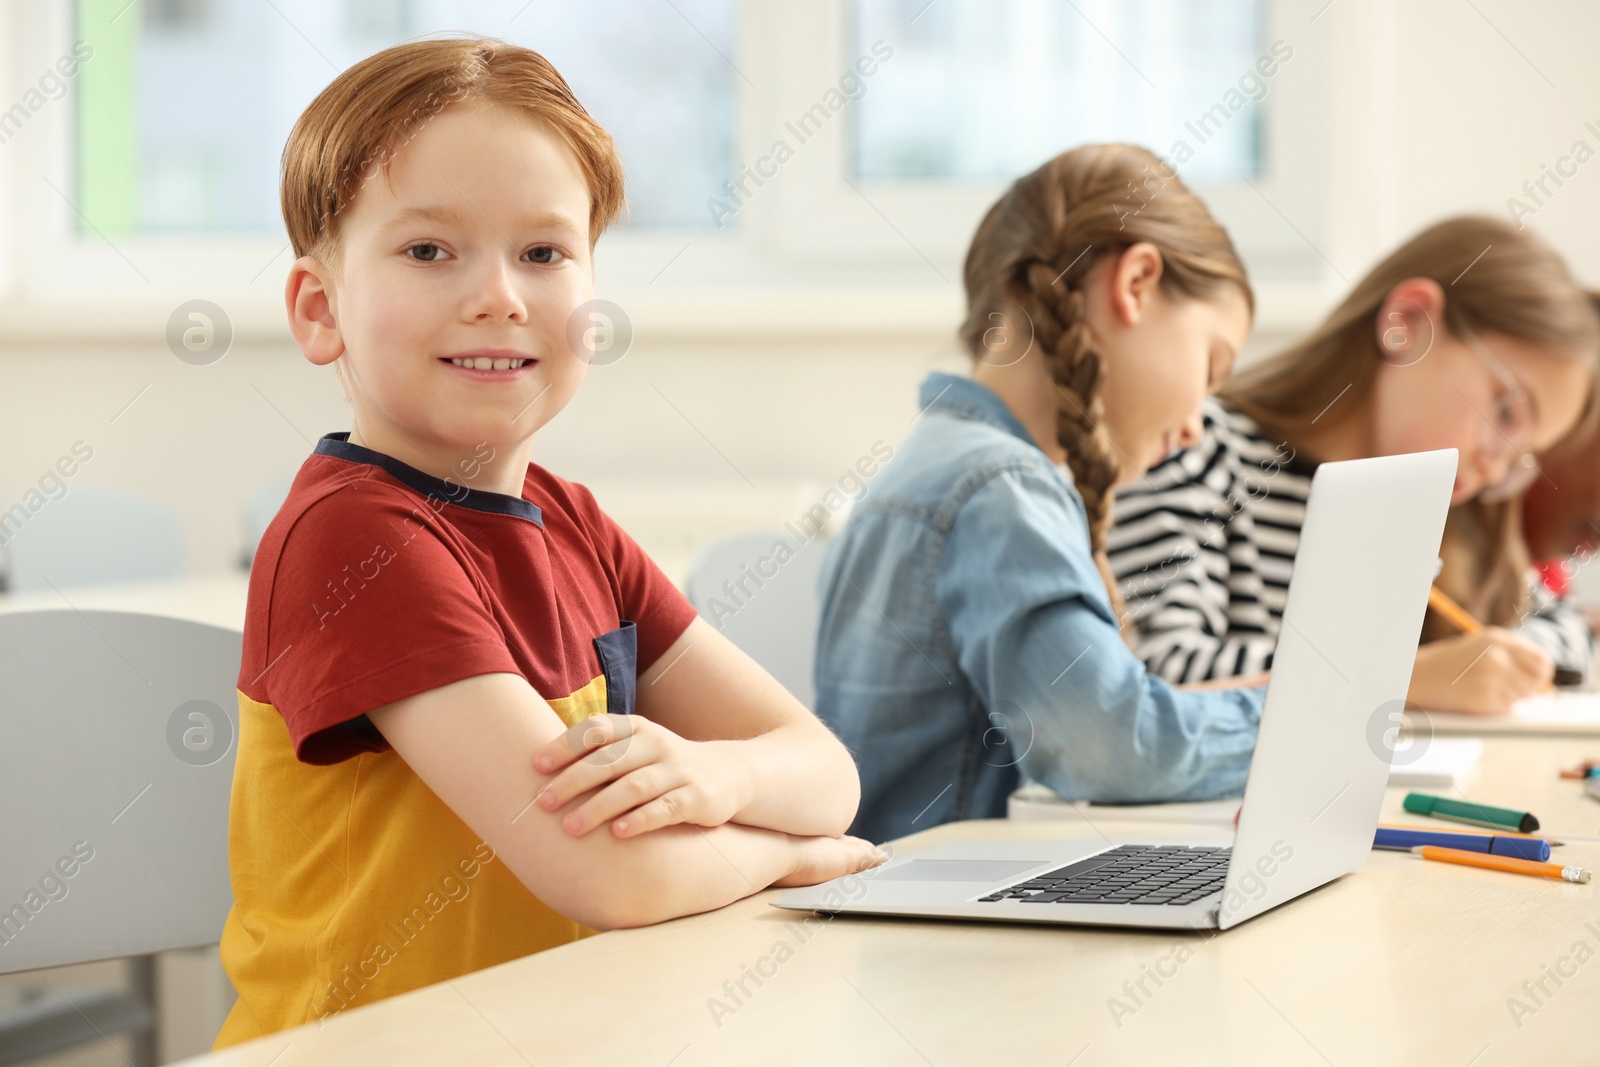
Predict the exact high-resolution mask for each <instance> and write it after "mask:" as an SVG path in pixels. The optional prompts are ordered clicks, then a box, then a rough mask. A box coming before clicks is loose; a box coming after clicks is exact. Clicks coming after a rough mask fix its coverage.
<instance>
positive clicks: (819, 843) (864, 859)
mask: <svg viewBox="0 0 1600 1067" xmlns="http://www.w3.org/2000/svg"><path fill="white" fill-rule="evenodd" d="M791 840H792V841H793V842H794V846H795V853H796V856H795V866H794V870H792V871H790V872H789V873H788V874H786V875H784V876H783V877H782V878H779V879H778V880H777V881H776V882H773V883H772V884H773V885H775V886H777V887H778V888H780V889H786V888H788V887H790V886H801V885H817V884H818V883H820V882H826V881H829V880H830V879H834V878H843V877H844V876H845V875H847V874H860V873H861V872H862V871H866V870H871V869H872V868H873V867H876V866H878V864H880V863H884V862H886V861H887V860H891V859H893V858H894V847H893V846H892V845H874V844H873V843H872V842H870V841H866V840H863V839H862V838H859V837H850V836H848V835H846V836H844V837H794V838H791Z"/></svg>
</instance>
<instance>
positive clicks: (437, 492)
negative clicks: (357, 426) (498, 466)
mask: <svg viewBox="0 0 1600 1067" xmlns="http://www.w3.org/2000/svg"><path fill="white" fill-rule="evenodd" d="M315 454H316V455H319V456H332V457H334V458H335V459H343V460H349V461H350V462H351V463H365V464H368V465H369V466H373V467H378V468H380V469H382V470H384V471H386V472H388V473H389V474H390V475H392V476H393V477H394V478H395V479H396V480H397V481H399V482H401V483H402V484H404V485H407V486H409V487H410V488H412V489H415V490H416V491H417V492H419V493H422V494H423V495H424V496H429V497H432V498H434V499H436V500H443V501H444V502H445V503H448V504H459V505H461V506H462V507H464V508H471V509H472V510H474V511H487V512H490V513H493V514H496V515H515V516H516V517H518V518H521V519H527V520H528V521H530V522H532V523H534V524H535V525H538V526H543V525H544V518H543V516H542V515H541V514H540V511H539V505H537V504H535V503H533V502H532V501H529V500H524V499H522V498H521V497H518V496H508V495H507V494H505V493H494V492H490V491H489V490H487V489H472V488H469V487H468V486H465V485H462V484H460V483H459V482H453V481H448V480H446V479H444V478H435V477H434V476H433V475H431V474H428V473H427V472H425V471H419V470H417V468H415V467H413V466H410V465H409V464H405V463H401V462H400V461H399V460H397V459H395V458H394V457H393V456H386V455H384V454H383V453H382V452H374V451H373V450H372V449H370V448H367V447H365V446H363V445H353V444H351V443H350V431H349V430H341V431H339V432H337V433H326V434H323V435H322V438H321V440H319V441H318V442H317V448H316V453H315Z"/></svg>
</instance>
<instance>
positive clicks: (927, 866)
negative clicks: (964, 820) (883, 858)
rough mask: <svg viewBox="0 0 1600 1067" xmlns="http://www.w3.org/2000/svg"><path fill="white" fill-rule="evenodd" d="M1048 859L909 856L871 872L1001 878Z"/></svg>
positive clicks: (882, 877)
mask: <svg viewBox="0 0 1600 1067" xmlns="http://www.w3.org/2000/svg"><path fill="white" fill-rule="evenodd" d="M1049 862H1050V861H1049V860H912V861H910V862H909V863H902V864H900V865H899V866H898V867H890V868H889V869H887V870H885V871H883V872H881V873H878V874H871V875H868V876H866V877H871V878H872V879H873V880H874V881H884V882H1000V881H1004V880H1005V879H1007V878H1015V877H1016V876H1017V875H1019V874H1021V873H1022V872H1024V871H1031V870H1033V869H1034V868H1035V867H1037V866H1039V865H1040V864H1042V863H1049Z"/></svg>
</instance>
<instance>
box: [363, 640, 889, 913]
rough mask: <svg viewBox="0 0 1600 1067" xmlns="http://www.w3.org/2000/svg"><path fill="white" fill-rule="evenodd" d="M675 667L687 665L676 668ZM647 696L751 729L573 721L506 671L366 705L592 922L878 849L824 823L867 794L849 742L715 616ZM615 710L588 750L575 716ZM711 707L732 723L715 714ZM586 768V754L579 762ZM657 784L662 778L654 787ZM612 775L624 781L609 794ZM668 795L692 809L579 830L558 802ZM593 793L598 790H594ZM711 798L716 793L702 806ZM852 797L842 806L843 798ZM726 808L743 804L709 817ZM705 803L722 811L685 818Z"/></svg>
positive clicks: (537, 876) (674, 709) (665, 660)
mask: <svg viewBox="0 0 1600 1067" xmlns="http://www.w3.org/2000/svg"><path fill="white" fill-rule="evenodd" d="M730 651H731V652H732V653H733V655H729V653H730ZM701 652H704V653H705V655H704V656H702V657H700V659H699V660H698V661H697V660H696V656H697V655H698V654H699V653H701ZM675 657H681V658H678V659H675ZM679 671H683V677H682V678H680V679H678V680H676V681H673V676H674V675H676V674H677V673H678V672H679ZM773 690H776V691H777V692H776V694H775V693H774V692H773ZM647 693H648V694H649V695H648V696H647V695H646V694H647ZM778 694H781V696H782V698H784V699H778ZM638 703H639V709H640V710H641V711H644V710H646V709H650V710H652V711H654V712H656V713H657V714H664V715H666V716H667V717H669V718H671V719H673V720H674V721H675V722H676V723H677V724H678V725H679V726H681V727H682V728H683V729H685V730H689V731H694V732H701V731H704V732H706V733H709V734H710V735H711V736H713V737H715V736H716V734H718V733H720V734H721V735H722V736H723V737H730V736H731V737H734V738H745V739H742V740H725V741H723V740H709V741H706V742H696V741H692V740H688V739H686V738H684V737H679V736H676V735H675V734H674V733H672V732H671V731H669V730H667V729H663V728H662V727H663V724H661V723H659V722H650V721H640V722H636V723H630V724H629V725H631V726H633V727H635V728H636V729H635V730H634V731H633V732H632V733H630V734H626V735H624V734H622V733H621V732H620V731H617V730H616V729H615V728H614V726H613V725H612V724H614V723H616V722H617V721H624V722H626V721H627V717H622V716H605V717H603V718H601V719H595V720H589V721H588V722H587V723H583V724H579V726H578V727H574V728H573V730H572V731H568V730H566V729H565V728H564V727H563V726H562V723H561V720H560V719H559V718H558V717H557V715H556V713H555V712H554V711H553V710H552V709H551V708H550V706H549V704H547V703H545V701H544V700H543V699H542V698H541V697H540V696H539V695H538V694H537V693H535V692H534V690H533V688H532V687H531V686H530V685H528V683H527V680H526V679H524V678H522V677H521V676H519V675H515V674H509V673H499V674H484V675H478V676H476V677H473V678H466V679H463V680H461V681H459V682H454V683H452V684H450V685H445V686H441V687H439V688H437V689H432V690H429V691H428V692H425V693H418V694H416V695H415V696H411V697H407V698H406V699H404V700H399V701H396V702H395V703H393V704H389V705H387V706H385V707H382V708H378V709H376V710H374V711H372V712H370V713H369V717H370V718H371V719H372V721H373V723H374V724H375V725H376V726H377V728H378V730H379V731H380V732H381V733H382V734H383V735H384V737H385V738H386V739H387V740H388V741H389V743H390V744H391V745H392V746H393V747H394V749H395V751H396V753H398V754H399V755H400V757H401V758H402V759H404V760H405V761H406V763H407V764H408V765H409V766H410V767H411V768H412V769H413V770H414V771H415V772H416V773H417V775H418V776H419V777H420V778H421V779H422V780H423V782H425V783H426V784H427V785H428V787H429V788H431V789H432V790H433V791H434V792H435V793H436V794H437V795H438V796H439V797H440V799H442V800H443V801H444V802H445V803H446V804H447V805H448V806H449V807H450V808H451V810H453V811H454V812H455V813H456V814H457V815H458V816H460V817H461V819H462V821H464V822H465V823H466V824H467V825H468V826H469V827H471V828H472V830H473V832H474V833H476V834H478V835H479V836H481V837H482V838H483V839H484V840H485V841H487V842H488V843H489V845H490V846H491V847H493V848H494V850H495V851H496V852H497V853H498V854H499V855H500V856H501V857H502V859H503V860H504V861H505V863H506V864H507V866H508V867H509V868H510V869H511V871H512V872H513V873H514V874H515V875H516V876H517V878H518V879H519V880H520V881H521V882H522V883H523V884H524V885H525V886H527V888H528V890H529V891H530V892H532V893H533V894H534V895H535V896H537V897H538V898H539V899H541V900H543V901H544V902H545V903H546V904H549V905H550V906H551V907H552V908H554V909H556V910H557V911H559V912H561V913H562V914H564V915H566V916H568V917H570V918H572V919H575V920H577V921H578V922H580V923H583V924H584V925H585V926H590V927H593V928H595V929H610V928H613V927H625V926H641V925H646V924H649V923H653V922H659V921H662V920H664V919H670V918H675V917H677V916H680V915H688V914H693V913H696V912H701V911H709V910H711V909H713V908H718V907H721V906H723V905H724V904H728V903H731V902H733V901H735V900H739V899H741V898H743V897H746V896H749V895H750V894H751V893H754V892H756V891H758V890H761V889H764V888H766V887H768V886H770V885H811V884H815V883H816V882H820V881H825V880H827V879H829V878H834V877H839V876H842V875H845V874H850V873H852V872H855V871H860V870H864V869H866V868H869V867H872V866H875V865H876V863H878V862H880V861H881V854H879V853H877V852H876V850H874V849H873V847H872V846H871V845H870V844H869V843H868V842H865V841H861V840H859V839H857V838H852V837H834V836H828V831H830V830H831V831H832V832H834V833H836V832H837V829H833V828H834V827H837V828H838V829H842V828H843V826H844V825H845V824H847V823H848V821H849V819H850V818H851V817H853V814H854V811H855V805H856V802H857V796H858V791H859V781H858V779H857V777H856V773H855V768H854V765H853V764H852V763H851V762H850V759H849V755H848V753H846V752H845V751H844V749H843V747H842V746H840V745H839V743H838V741H837V740H836V739H834V738H833V736H832V735H831V734H830V733H829V732H828V731H827V729H826V728H825V727H823V726H822V725H821V724H820V723H819V722H817V721H816V720H815V719H814V717H812V716H811V714H810V712H808V711H806V709H805V708H804V707H803V706H801V705H800V704H799V703H798V702H796V701H794V699H793V697H791V696H789V694H788V693H787V691H785V690H783V688H782V686H781V685H779V684H778V683H777V682H776V681H774V680H773V679H772V678H771V677H770V676H768V675H767V674H766V673H765V672H764V671H762V670H761V669H760V668H759V667H758V666H756V665H755V664H754V663H753V662H752V661H750V660H749V658H748V657H746V656H744V654H743V653H742V652H739V651H738V650H737V649H736V648H734V646H733V645H732V644H731V643H730V642H728V641H727V640H726V639H725V638H723V637H722V636H721V635H720V634H718V633H717V632H716V631H715V630H713V629H711V628H710V627H709V626H708V625H706V624H705V623H704V622H703V621H701V620H696V622H695V623H694V624H692V625H691V626H690V628H689V629H688V630H687V631H685V633H684V635H683V636H682V637H681V638H679V640H678V642H677V643H675V644H674V646H673V647H672V648H671V649H669V650H668V652H667V653H666V654H664V655H663V656H661V658H660V660H658V662H657V663H656V664H654V665H652V667H651V669H650V670H648V671H646V672H645V674H644V676H642V677H641V678H640V693H639V699H638ZM790 705H792V707H791V706H790ZM602 723H603V724H606V726H605V727H604V730H605V738H604V740H603V741H601V739H600V738H593V739H592V740H595V741H601V743H600V744H598V745H588V746H585V745H582V744H579V745H578V746H577V748H576V750H574V748H573V747H571V746H569V745H568V743H567V737H568V735H569V733H573V732H578V736H579V737H580V738H581V737H582V733H581V731H583V730H585V729H588V730H590V731H592V730H594V729H595V728H596V726H597V725H599V724H602ZM713 725H720V726H721V729H720V730H715V731H713V730H711V727H712V726H713ZM819 735H820V736H819ZM830 746H832V749H837V752H838V754H839V756H842V757H843V761H844V762H843V767H844V771H845V772H846V773H843V774H841V773H840V768H839V766H838V758H839V756H836V755H833V754H832V749H830ZM547 752H561V753H563V755H564V756H565V757H566V759H568V760H569V761H573V762H569V763H568V764H567V765H566V770H565V771H561V772H559V773H555V772H550V773H547V772H545V771H543V770H541V769H539V768H538V767H536V765H535V757H536V755H539V754H541V753H547ZM585 756H586V757H587V758H584V757H585ZM583 768H591V769H590V770H588V771H586V772H585V773H584V774H583V775H582V776H579V775H576V774H575V773H574V772H575V771H576V770H579V769H583ZM596 771H598V772H600V773H598V774H597V773H595V772H596ZM635 776H643V781H644V783H645V784H646V786H648V788H644V789H643V790H642V791H640V792H636V793H634V792H631V791H633V790H639V789H640V786H637V785H629V784H626V783H628V781H629V780H630V779H632V778H634V777H635ZM695 776H707V777H709V778H710V779H713V785H712V787H711V788H709V789H706V790H701V789H700V788H699V786H698V785H691V786H687V787H686V786H684V785H681V784H672V783H677V782H679V781H680V780H681V779H683V778H685V777H687V778H689V779H690V780H691V781H693V780H694V778H695ZM580 777H581V779H582V781H589V780H592V779H597V780H598V782H597V784H599V785H601V786H604V787H603V788H600V789H598V791H596V786H595V785H594V784H591V785H587V786H585V787H583V788H582V789H580V790H577V791H568V790H567V787H568V786H575V785H581V784H582V782H581V781H580ZM557 779H562V784H560V785H558V787H557V788H558V789H561V790H563V792H561V793H560V794H557V795H558V796H560V797H561V798H562V799H561V800H560V802H559V803H556V804H555V805H554V809H555V810H552V809H551V808H550V807H547V806H546V805H548V804H549V803H550V802H549V800H548V799H547V800H546V801H545V802H543V803H536V802H535V800H534V798H535V797H536V796H538V795H539V794H540V792H541V791H542V790H543V789H544V788H545V786H546V785H548V784H550V783H551V782H552V781H556V780H557ZM841 779H842V780H841ZM605 783H613V784H611V785H610V786H605ZM718 783H721V784H718ZM657 786H660V787H661V788H662V789H663V790H664V792H659V793H655V794H654V795H649V794H650V793H651V790H652V789H655V788H657ZM607 789H612V790H621V791H622V792H620V793H613V795H612V797H611V798H609V799H608V798H607V797H606V794H607ZM686 790H687V791H686ZM630 794H631V795H632V796H633V797H634V798H635V799H634V800H633V801H632V803H628V802H627V798H628V797H629V796H630ZM662 796H665V797H668V798H671V797H673V796H678V797H680V800H681V802H680V801H674V802H673V803H674V804H676V805H677V806H678V807H679V809H680V810H681V809H682V808H684V807H689V808H692V809H694V810H690V811H683V812H682V816H681V817H680V816H674V815H673V814H671V812H672V805H669V804H661V805H658V806H657V814H656V815H655V816H651V819H652V822H651V826H652V827H653V826H659V827H660V828H659V829H655V831H654V832H651V833H644V832H643V830H642V829H641V830H638V831H630V832H629V833H628V835H627V836H620V835H619V834H617V833H600V834H590V833H585V832H583V830H582V829H580V830H578V831H572V830H570V829H568V828H567V827H565V826H563V818H564V816H563V815H559V814H557V811H559V809H561V808H563V807H565V808H566V809H567V811H566V813H565V814H566V815H568V816H570V815H571V814H572V812H574V811H577V810H580V809H584V808H585V807H588V810H589V811H591V812H594V811H597V810H598V811H610V810H612V809H613V808H618V809H619V810H622V811H627V810H630V809H632V808H634V807H635V806H637V805H638V804H639V803H640V801H641V800H643V801H644V804H645V806H646V807H650V805H651V804H653V803H654V802H655V801H656V800H657V799H658V798H660V797H662ZM846 801H847V803H845V802H846ZM597 802H598V803H599V804H600V805H601V807H600V808H598V809H596V808H594V807H589V806H590V805H594V804H596V803H597ZM710 804H715V805H720V808H721V810H718V811H712V810H710V808H709V807H707V808H706V810H700V809H701V807H704V806H707V805H710ZM846 807H847V808H848V810H845V811H843V813H842V819H841V815H840V812H839V810H836V809H841V808H846ZM730 808H731V810H727V809H730ZM662 809H664V810H665V811H666V812H667V814H666V815H664V816H662V815H660V810H662ZM722 811H727V814H728V818H729V820H731V819H732V818H733V817H734V816H738V821H727V820H724V821H722V822H721V823H720V824H719V823H716V822H712V819H714V818H715V816H716V815H718V814H721V813H722ZM707 816H710V818H706V817H707ZM606 817H609V816H601V817H600V818H597V819H595V820H593V821H590V822H588V823H587V826H588V827H592V826H594V825H598V823H599V821H602V820H603V818H606ZM658 817H659V819H664V820H668V821H672V824H668V821H658ZM630 818H631V816H630ZM699 818H706V821H707V822H708V823H710V825H706V826H702V825H692V824H688V821H686V820H694V819H699ZM758 820H767V822H768V823H776V824H778V825H780V826H817V827H821V828H822V829H823V830H824V833H823V834H820V835H817V836H811V835H804V834H797V833H795V832H794V831H789V832H785V831H783V830H780V829H769V828H767V827H766V826H765V825H758V824H756V823H757V821H758ZM645 828H646V829H648V828H650V827H645Z"/></svg>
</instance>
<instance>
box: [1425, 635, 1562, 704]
mask: <svg viewBox="0 0 1600 1067" xmlns="http://www.w3.org/2000/svg"><path fill="white" fill-rule="evenodd" d="M1554 676H1555V665H1554V664H1553V663H1551V662H1550V656H1549V655H1548V654H1547V653H1546V652H1545V651H1544V649H1542V648H1540V647H1539V646H1538V645H1536V644H1534V643H1533V642H1532V641H1529V640H1528V639H1527V638H1526V637H1523V636H1522V635H1520V634H1515V633H1512V632H1511V631H1510V630H1506V629H1502V628H1501V627H1499V626H1486V627H1484V629H1483V630H1482V631H1481V632H1479V633H1475V634H1460V635H1459V636H1456V637H1447V638H1444V639H1443V640H1440V641H1433V642H1430V643H1428V644H1426V645H1423V646H1422V647H1421V648H1419V649H1418V650H1417V662H1416V666H1415V668H1414V669H1413V670H1412V672H1411V690H1410V692H1409V693H1408V694H1407V696H1406V699H1407V702H1408V703H1410V704H1412V705H1414V706H1416V707H1420V708H1423V709H1425V710H1428V711H1463V712H1468V713H1471V714H1475V715H1498V714H1503V713H1504V712H1508V711H1510V710H1511V705H1513V704H1515V703H1516V702H1517V701H1519V700H1521V699H1522V698H1523V697H1529V696H1532V695H1533V694H1535V693H1537V692H1539V691H1540V690H1541V689H1543V688H1544V687H1545V686H1547V685H1548V684H1549V683H1550V681H1551V679H1552V678H1553V677H1554Z"/></svg>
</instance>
